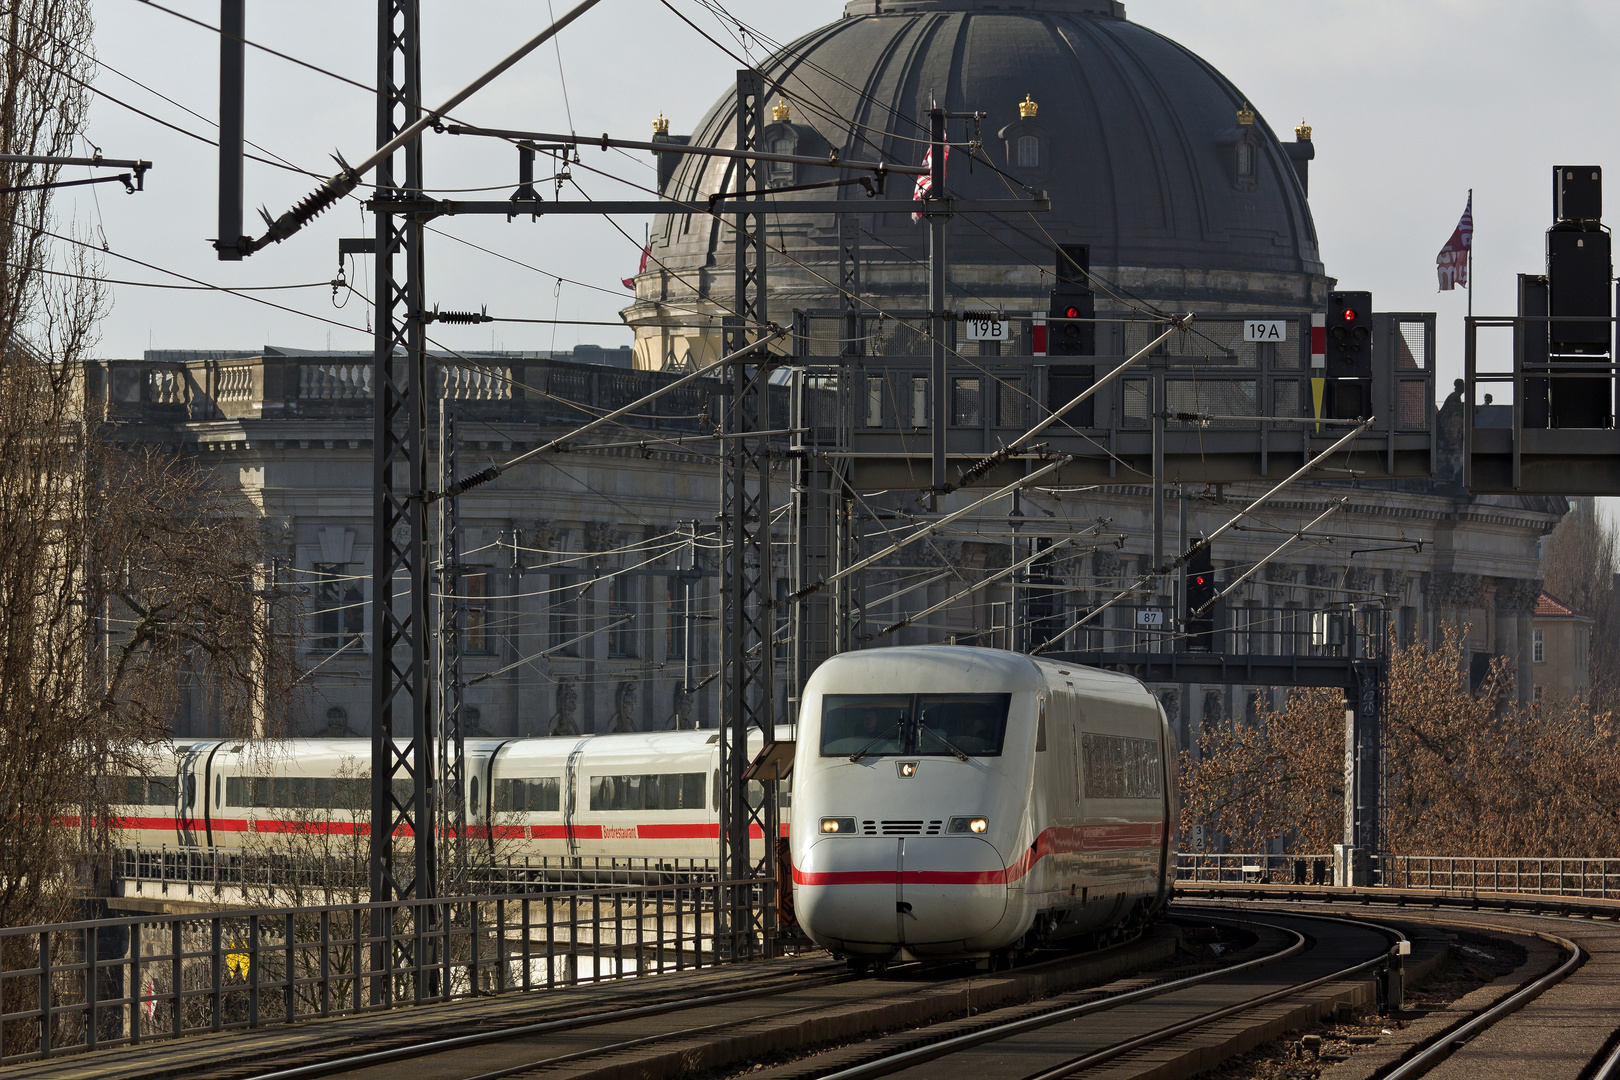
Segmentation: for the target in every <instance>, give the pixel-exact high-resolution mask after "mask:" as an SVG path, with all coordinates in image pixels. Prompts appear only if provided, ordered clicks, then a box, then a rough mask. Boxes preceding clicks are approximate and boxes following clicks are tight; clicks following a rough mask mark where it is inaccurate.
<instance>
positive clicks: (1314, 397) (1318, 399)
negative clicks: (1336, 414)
mask: <svg viewBox="0 0 1620 1080" xmlns="http://www.w3.org/2000/svg"><path fill="white" fill-rule="evenodd" d="M1326 387H1327V380H1326V379H1312V380H1311V402H1312V404H1314V405H1315V406H1316V414H1315V415H1316V418H1317V419H1318V420H1320V419H1322V391H1323V390H1324V389H1325V388H1326ZM1316 430H1317V431H1318V432H1321V430H1322V425H1321V424H1317V425H1316Z"/></svg>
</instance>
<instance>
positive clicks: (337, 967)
mask: <svg viewBox="0 0 1620 1080" xmlns="http://www.w3.org/2000/svg"><path fill="white" fill-rule="evenodd" d="M774 893H775V882H774V880H772V879H769V878H761V879H747V880H738V881H710V882H706V883H691V884H681V885H675V886H633V887H610V888H600V889H592V890H579V891H573V892H550V893H543V894H534V895H524V896H472V897H454V898H443V899H434V900H402V901H397V902H394V903H388V904H338V905H331V906H322V907H302V908H263V909H255V910H221V911H215V912H209V913H206V914H185V915H162V916H141V917H138V918H119V919H98V920H94V921H85V922H74V923H60V924H56V925H51V926H33V927H14V928H6V929H0V1063H11V1062H20V1061H31V1060H36V1059H39V1058H45V1057H52V1056H57V1055H61V1054H66V1053H74V1052H82V1051H89V1050H96V1049H100V1048H105V1047H112V1046H133V1045H138V1044H141V1043H146V1042H151V1041H154V1040H158V1039H171V1038H179V1037H182V1036H186V1035H192V1034H199V1033H203V1032H218V1031H226V1030H232V1029H242V1028H258V1027H264V1026H266V1025H269V1024H292V1023H297V1022H300V1021H304V1020H310V1019H316V1018H324V1017H330V1016H342V1015H345V1014H353V1013H362V1012H370V1011H377V1010H383V1009H390V1008H395V1007H398V1006H403V1005H413V1004H424V1003H431V1002H445V1001H451V1000H455V999H458V998H468V997H476V996H483V995H490V994H500V993H506V992H512V991H528V990H538V989H542V988H544V989H551V988H555V987H558V986H567V985H573V984H577V983H592V982H604V981H608V980H615V979H625V978H635V977H639V976H645V975H654V974H658V973H661V972H672V971H681V970H687V969H691V968H700V967H709V966H712V965H714V964H716V963H720V962H724V961H729V960H740V959H744V958H757V957H765V956H771V955H774V954H775V953H776V952H777V951H778V948H779V940H778V939H777V938H776V937H774V936H771V935H772V934H774V931H768V933H767V937H766V938H765V939H764V940H760V939H758V938H756V937H753V936H752V935H750V934H749V933H748V932H747V931H746V930H745V929H743V927H746V926H747V925H748V923H747V921H746V920H741V921H738V922H734V923H732V924H731V925H730V926H728V924H727V920H726V918H725V914H724V913H725V912H726V911H730V910H736V909H737V908H738V906H739V905H742V904H758V905H761V906H762V908H763V909H764V910H771V905H773V904H774V903H775V897H774ZM769 924H770V920H767V925H769Z"/></svg>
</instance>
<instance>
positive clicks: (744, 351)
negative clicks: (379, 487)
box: [426, 328, 787, 503]
mask: <svg viewBox="0 0 1620 1080" xmlns="http://www.w3.org/2000/svg"><path fill="white" fill-rule="evenodd" d="M786 334H787V331H786V330H783V329H780V328H779V329H777V330H775V331H773V332H772V333H771V334H769V335H767V336H766V337H765V338H764V339H762V340H760V341H757V342H754V343H752V344H749V345H747V346H745V347H743V348H741V349H738V350H737V351H735V352H733V353H730V354H729V355H726V356H722V357H721V358H720V359H718V360H716V361H714V362H713V363H712V364H707V365H705V366H703V367H700V368H697V369H695V370H693V371H689V372H687V373H686V374H685V375H682V376H681V377H680V378H678V379H676V380H675V381H674V382H671V383H669V384H667V385H665V386H662V387H660V388H658V389H657V390H654V391H653V392H652V393H650V394H646V395H644V396H642V397H640V398H637V399H636V400H635V401H632V402H631V403H630V404H628V405H624V406H621V407H620V408H617V409H615V410H613V411H612V412H610V413H608V414H607V415H605V416H599V417H597V418H596V419H595V420H592V421H590V422H589V423H587V424H582V425H580V426H579V427H577V428H575V429H574V430H573V431H571V432H569V433H568V434H566V435H563V436H560V437H558V438H555V439H552V440H550V441H549V442H546V443H543V444H541V445H540V446H536V447H534V448H533V449H532V450H526V451H524V452H523V453H521V454H518V455H517V456H516V457H513V458H509V459H507V460H506V461H504V462H502V463H501V464H499V465H491V466H489V467H488V468H487V469H483V470H481V471H479V472H476V473H474V474H472V475H471V476H469V477H466V478H465V479H462V480H458V481H456V482H455V483H453V484H451V485H450V486H449V487H448V488H446V489H445V490H443V491H435V492H429V493H428V494H427V496H426V499H427V501H428V502H430V503H431V502H435V501H437V500H439V499H444V498H454V497H455V496H457V495H461V494H463V493H464V492H467V491H470V490H471V489H473V488H475V487H477V486H478V485H480V484H487V483H488V482H489V481H491V480H494V479H496V478H497V477H499V476H500V475H501V474H502V473H505V472H507V471H508V470H510V469H512V468H514V467H516V466H517V465H520V464H522V463H523V462H525V461H528V460H529V459H530V458H534V457H538V456H539V455H541V454H544V453H546V452H548V451H551V450H556V449H557V448H558V447H560V446H563V445H564V444H566V443H567V442H568V441H569V440H571V439H577V438H579V437H580V436H581V435H583V434H585V433H586V432H587V431H594V430H595V429H597V428H599V427H601V426H602V425H603V424H606V423H609V422H611V421H614V420H617V419H618V418H619V417H621V416H625V415H627V414H629V413H631V412H634V411H635V410H636V409H639V408H641V407H642V406H643V405H646V404H648V403H649V402H652V401H656V400H657V399H658V398H660V397H663V396H664V395H665V394H667V393H669V392H670V391H671V390H675V389H677V388H679V387H682V386H685V385H686V384H687V383H689V382H692V381H693V380H695V379H700V378H702V377H703V376H705V375H708V374H710V373H711V372H714V371H717V370H719V369H720V368H722V367H724V366H725V365H727V364H730V363H732V362H734V361H736V360H738V359H741V358H742V357H745V356H747V355H748V354H750V353H753V352H756V351H758V350H760V349H763V348H764V347H765V345H766V344H767V343H768V342H769V341H771V340H774V339H776V338H780V337H783V336H785V335H786Z"/></svg>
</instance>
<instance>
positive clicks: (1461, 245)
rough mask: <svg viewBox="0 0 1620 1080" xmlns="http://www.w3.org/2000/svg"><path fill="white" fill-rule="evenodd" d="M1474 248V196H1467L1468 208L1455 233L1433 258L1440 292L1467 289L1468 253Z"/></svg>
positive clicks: (1471, 194) (1470, 194) (1470, 193)
mask: <svg viewBox="0 0 1620 1080" xmlns="http://www.w3.org/2000/svg"><path fill="white" fill-rule="evenodd" d="M1473 246H1474V195H1473V192H1469V194H1468V208H1467V209H1465V210H1464V211H1463V216H1462V220H1461V221H1459V222H1457V231H1456V232H1454V233H1452V234H1451V239H1450V240H1447V241H1446V246H1445V247H1443V248H1441V249H1440V254H1439V255H1437V256H1435V260H1434V265H1435V268H1436V269H1437V270H1439V272H1440V291H1441V292H1450V291H1451V290H1452V289H1455V288H1456V287H1457V286H1458V285H1461V286H1462V287H1463V288H1465V289H1466V288H1468V252H1469V249H1471V248H1472V247H1473Z"/></svg>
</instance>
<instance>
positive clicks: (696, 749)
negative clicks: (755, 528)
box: [109, 729, 791, 860]
mask: <svg viewBox="0 0 1620 1080" xmlns="http://www.w3.org/2000/svg"><path fill="white" fill-rule="evenodd" d="M781 734H782V737H783V738H787V737H788V735H787V732H786V730H785V729H784V730H783V732H782V733H781ZM762 743H763V740H762V738H761V737H760V735H758V734H757V733H756V734H755V736H754V737H753V739H752V740H751V741H750V745H749V754H750V756H752V755H753V754H754V753H756V752H757V751H758V750H759V749H760V747H761V745H762ZM370 763H371V743H370V741H369V740H364V739H293V740H286V741H269V742H252V741H245V740H240V739H236V740H209V741H200V742H184V743H177V744H175V745H174V746H173V748H172V749H171V750H168V751H164V752H157V753H154V754H153V755H152V757H151V760H150V764H149V767H148V768H147V770H146V774H145V775H142V776H127V777H119V778H115V781H114V785H115V787H114V791H113V793H112V795H111V797H110V798H109V802H111V803H112V804H113V805H114V807H115V811H116V813H117V817H116V818H115V824H116V825H117V826H118V827H119V828H120V830H121V835H122V839H123V840H124V842H126V843H140V844H143V845H151V846H155V845H160V844H168V845H181V846H186V847H203V846H208V847H221V848H236V847H244V846H247V845H249V844H250V843H251V842H252V838H253V837H260V838H261V843H264V842H266V841H264V840H263V839H262V838H263V837H265V835H266V834H270V835H274V834H283V833H288V832H328V831H335V832H341V833H352V832H354V831H355V827H356V825H357V824H363V823H364V822H365V821H367V820H368V818H369V816H370V807H371V795H370V781H369V779H368V776H369V774H370ZM719 770H720V747H719V736H718V734H717V733H716V732H714V731H658V732H642V733H638V734H625V735H596V736H583V737H577V738H544V739H535V738H528V739H476V740H471V741H469V742H468V743H467V787H466V798H467V808H466V812H467V825H468V832H469V835H470V836H472V837H473V838H474V839H475V840H487V841H488V842H489V843H490V844H491V846H492V848H494V849H495V850H496V851H497V852H498V853H499V854H501V855H512V856H523V855H569V856H573V855H578V856H587V857H590V856H603V857H615V856H640V857H654V858H658V859H682V860H684V859H712V858H714V857H715V854H716V849H717V845H718V837H719V831H718V821H719V815H718V812H717V810H716V807H717V805H718V803H719V791H718V787H719V779H720V772H719ZM785 795H786V793H785V792H784V796H785ZM782 802H783V803H784V804H785V805H784V806H783V808H782V814H781V818H782V821H783V822H784V825H783V830H782V831H783V834H784V835H785V834H786V831H787V830H786V825H785V823H786V822H787V820H788V814H789V813H790V810H789V805H786V804H790V803H791V800H790V799H788V798H786V797H784V798H783V800H782ZM756 831H757V829H756ZM754 839H755V840H756V841H761V840H762V839H763V838H762V837H759V836H756V837H755V838H754Z"/></svg>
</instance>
